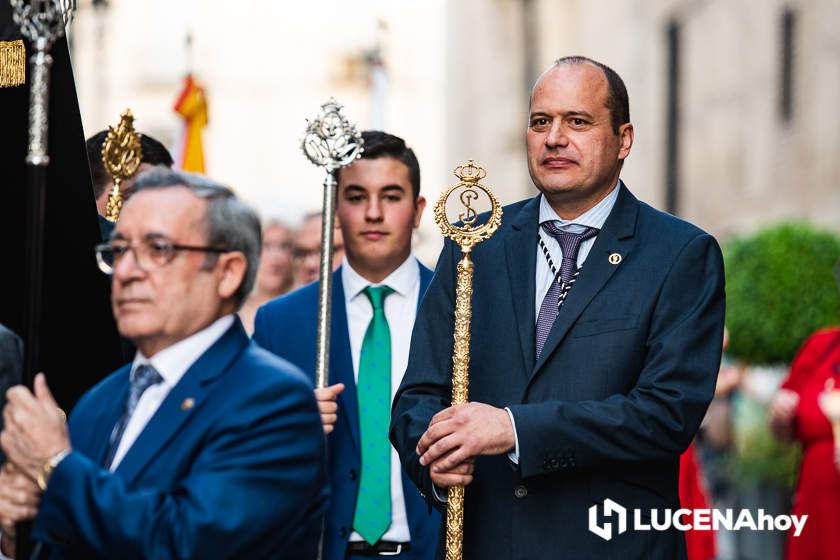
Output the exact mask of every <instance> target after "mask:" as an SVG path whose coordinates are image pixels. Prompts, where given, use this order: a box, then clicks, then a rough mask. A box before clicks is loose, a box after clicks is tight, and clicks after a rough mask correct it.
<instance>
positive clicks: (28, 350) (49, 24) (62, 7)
mask: <svg viewBox="0 0 840 560" xmlns="http://www.w3.org/2000/svg"><path fill="white" fill-rule="evenodd" d="M10 4H11V6H12V16H13V18H14V20H15V23H17V24H18V25H19V26H20V30H21V34H22V35H23V36H24V37H25V38H26V39H27V40H28V41H29V42H30V44H31V45H32V46H33V47H34V49H35V53H34V54H33V55H32V57H31V58H30V59H29V61H30V63H31V64H32V71H31V72H30V76H31V82H30V84H29V144H28V153H27V156H26V163H27V167H28V172H27V176H28V180H27V182H28V185H27V186H28V188H27V190H26V211H27V223H26V247H27V254H26V277H27V281H28V286H27V294H26V306H25V310H26V311H25V315H24V325H23V331H24V344H25V346H24V352H23V379H22V381H23V382H24V383H25V384H26V385H27V386H29V387H32V382H33V380H34V376H35V372H36V371H39V370H40V369H41V367H40V364H39V356H40V355H41V353H40V338H41V315H42V298H43V293H42V292H43V276H44V274H43V268H44V208H45V200H46V194H47V166H48V165H49V163H50V157H49V155H48V153H47V146H48V143H47V140H48V131H49V114H50V113H49V108H50V104H49V91H50V67H51V66H52V62H53V59H52V57H51V56H50V54H49V50H50V48H52V46H53V44H54V43H55V41H56V40H58V39H59V38H60V37H61V36H63V35H64V32H65V26H66V25H67V24H68V23H69V22H70V19H71V18H72V17H73V11H74V9H75V8H76V1H75V0H10ZM30 533H31V523H29V522H23V523H18V527H17V539H16V540H17V556H16V557H17V558H29V557H30V556H31V555H32V541H31V540H30Z"/></svg>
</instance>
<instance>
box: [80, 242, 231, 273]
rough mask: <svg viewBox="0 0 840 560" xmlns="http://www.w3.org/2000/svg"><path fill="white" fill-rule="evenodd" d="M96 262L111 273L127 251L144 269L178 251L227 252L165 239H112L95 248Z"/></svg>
mask: <svg viewBox="0 0 840 560" xmlns="http://www.w3.org/2000/svg"><path fill="white" fill-rule="evenodd" d="M95 250H96V262H97V263H98V264H99V269H100V270H101V271H102V272H104V273H105V274H112V273H113V272H114V267H115V266H116V264H117V263H118V262H119V260H120V259H121V258H123V257H124V256H125V254H126V253H128V252H129V251H130V252H132V253H134V261H135V262H136V263H137V266H138V267H140V268H142V269H143V270H145V271H147V272H148V271H150V270H153V269H155V268H160V267H162V266H164V265H166V264H169V263H170V262H172V259H174V258H175V255H176V254H177V253H178V251H198V252H201V253H228V252H230V249H225V248H224V247H200V246H197V245H179V244H177V243H172V242H171V241H169V240H167V239H144V240H143V241H141V242H139V243H138V244H136V245H134V246H132V244H131V243H129V242H128V241H123V240H119V239H117V240H114V241H111V242H110V243H102V244H100V245H97V246H96V248H95Z"/></svg>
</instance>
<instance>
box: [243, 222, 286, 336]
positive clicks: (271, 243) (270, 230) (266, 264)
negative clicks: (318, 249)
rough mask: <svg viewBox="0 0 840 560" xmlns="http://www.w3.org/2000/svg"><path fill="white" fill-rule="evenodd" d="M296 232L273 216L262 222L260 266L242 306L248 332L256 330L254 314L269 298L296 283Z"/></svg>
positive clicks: (276, 295) (280, 293)
mask: <svg viewBox="0 0 840 560" xmlns="http://www.w3.org/2000/svg"><path fill="white" fill-rule="evenodd" d="M293 249H294V232H293V231H292V230H291V229H290V228H289V227H288V226H287V225H286V224H284V223H283V222H281V221H280V220H277V219H271V220H268V222H266V224H265V226H263V231H262V251H261V252H260V267H259V269H258V270H257V281H256V284H255V286H254V291H253V292H251V295H249V296H248V299H247V300H245V303H244V304H243V305H242V309H240V310H239V318H240V319H241V320H242V325H243V326H244V327H245V330H246V331H247V332H248V334H251V333H252V332H254V315H256V314H257V308H258V307H259V306H261V305H262V304H264V303H266V302H267V301H269V300H271V299H274V298H276V297H278V296H282V295H283V294H285V293H287V292H289V291H290V290H291V289H292V285H293V284H294V276H293V270H292V252H293Z"/></svg>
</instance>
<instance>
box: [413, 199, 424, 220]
mask: <svg viewBox="0 0 840 560" xmlns="http://www.w3.org/2000/svg"><path fill="white" fill-rule="evenodd" d="M425 209H426V199H425V198H423V197H422V196H418V197H417V200H415V201H414V227H415V228H418V227H420V218H421V217H422V216H423V210H425Z"/></svg>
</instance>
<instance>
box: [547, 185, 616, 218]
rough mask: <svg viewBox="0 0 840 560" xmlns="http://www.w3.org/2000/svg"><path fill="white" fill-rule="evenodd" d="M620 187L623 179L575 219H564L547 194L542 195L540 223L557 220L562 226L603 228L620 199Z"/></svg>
mask: <svg viewBox="0 0 840 560" xmlns="http://www.w3.org/2000/svg"><path fill="white" fill-rule="evenodd" d="M620 189H621V180H619V181H618V183H616V185H615V187H613V190H611V191H610V194H608V195H607V196H605V197H604V199H603V200H602V201H601V202H599V203H598V204H596V205H595V206H593V207H592V208H590V209H589V210H587V211H586V212H584V213H583V214H581V215H580V216H578V217H577V218H575V219H573V220H564V219H562V218H561V217H560V216H558V215H557V212H555V211H554V208H552V207H551V205H550V204H549V203H548V200H546V198H545V195H540V223H543V222H550V221H557V222H560V226H559V227H561V228H562V227H565V226H570V225H572V224H574V225H579V226H585V227H593V228H597V229H601V228H603V227H604V222H606V221H607V217H608V216H609V215H610V212H611V211H612V209H613V206H615V201H616V200H617V199H618V191H619V190H620Z"/></svg>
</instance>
